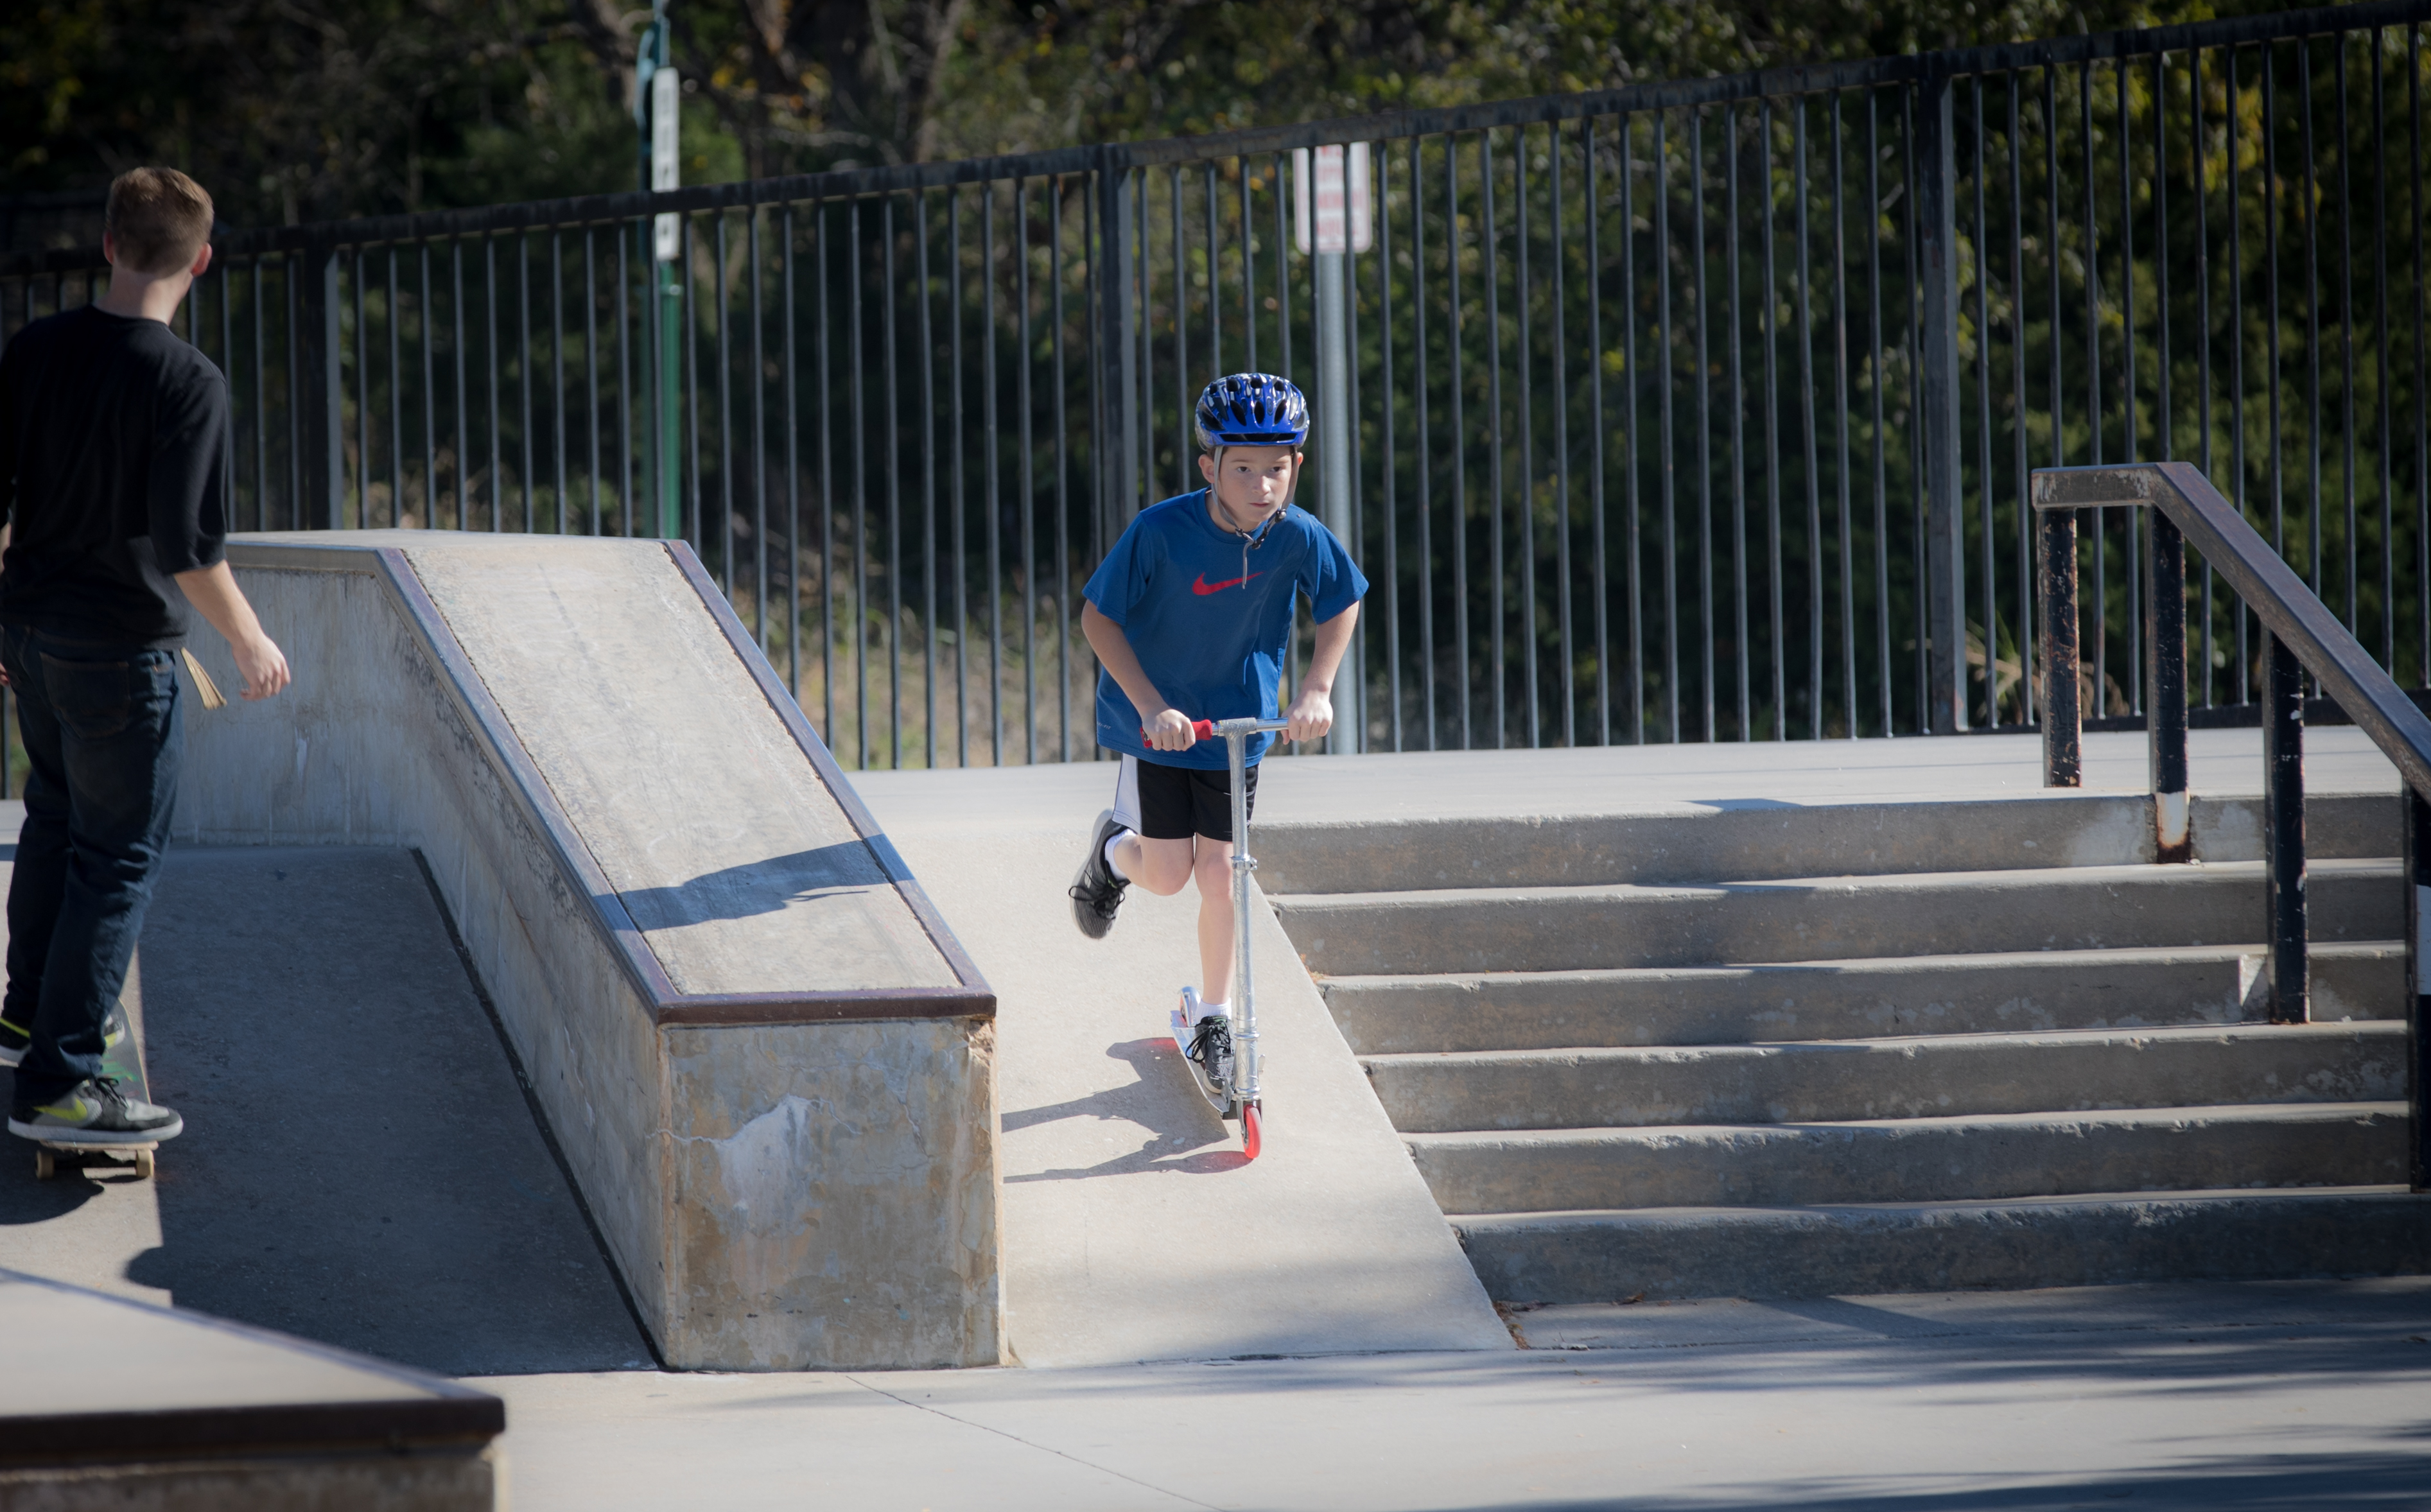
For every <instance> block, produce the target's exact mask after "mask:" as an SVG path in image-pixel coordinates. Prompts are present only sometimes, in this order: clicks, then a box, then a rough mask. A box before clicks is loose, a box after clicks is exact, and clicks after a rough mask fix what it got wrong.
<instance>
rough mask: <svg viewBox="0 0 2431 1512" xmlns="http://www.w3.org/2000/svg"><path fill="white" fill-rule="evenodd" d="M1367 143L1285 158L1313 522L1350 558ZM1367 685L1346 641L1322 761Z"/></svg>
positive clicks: (1357, 714) (1368, 216) (1339, 747)
mask: <svg viewBox="0 0 2431 1512" xmlns="http://www.w3.org/2000/svg"><path fill="white" fill-rule="evenodd" d="M1367 182H1368V181H1367V143H1364V142H1354V143H1350V145H1348V146H1333V147H1318V148H1316V150H1315V151H1314V152H1313V153H1312V152H1311V151H1310V150H1308V149H1306V148H1302V149H1300V150H1299V151H1296V152H1294V153H1293V154H1292V184H1293V190H1294V195H1295V199H1296V202H1297V204H1296V208H1297V209H1298V210H1299V215H1298V216H1297V217H1296V219H1297V221H1298V234H1297V235H1296V237H1295V238H1294V240H1295V241H1297V242H1298V243H1299V249H1300V251H1301V252H1303V253H1306V254H1308V255H1310V256H1311V257H1313V258H1314V259H1315V260H1316V468H1317V502H1318V506H1319V516H1318V517H1319V518H1321V519H1323V520H1324V521H1325V526H1326V529H1330V530H1332V531H1333V533H1334V534H1335V535H1336V536H1337V537H1339V538H1340V539H1341V541H1342V544H1343V545H1344V546H1349V547H1350V550H1351V554H1352V556H1353V557H1354V558H1356V556H1357V555H1358V547H1359V541H1358V534H1357V529H1356V526H1355V524H1354V521H1353V515H1352V511H1351V494H1350V491H1351V486H1352V484H1351V476H1350V426H1351V420H1352V416H1351V413H1350V338H1349V335H1348V331H1349V328H1350V318H1349V312H1350V303H1349V300H1350V268H1349V265H1348V264H1349V260H1350V257H1351V256H1352V255H1353V254H1355V253H1360V252H1365V251H1366V250H1367V248H1368V247H1369V246H1370V245H1371V244H1373V242H1374V238H1375V214H1374V207H1373V205H1372V204H1371V203H1370V199H1369V194H1368V188H1367ZM1366 688H1367V680H1366V670H1365V658H1364V657H1363V656H1362V655H1361V642H1360V640H1359V639H1357V638H1354V639H1353V640H1352V641H1351V643H1350V652H1349V653H1348V654H1347V655H1346V656H1345V657H1344V658H1343V666H1342V669H1341V671H1340V673H1339V674H1337V676H1336V679H1335V681H1334V688H1333V709H1334V718H1333V732H1332V733H1330V734H1328V735H1327V736H1326V737H1325V750H1326V754H1327V755H1329V756H1343V755H1350V754H1353V753H1355V752H1356V751H1357V750H1358V749H1359V748H1360V747H1361V745H1362V744H1363V742H1364V737H1365V736H1366V731H1367V707H1366V706H1367V699H1366Z"/></svg>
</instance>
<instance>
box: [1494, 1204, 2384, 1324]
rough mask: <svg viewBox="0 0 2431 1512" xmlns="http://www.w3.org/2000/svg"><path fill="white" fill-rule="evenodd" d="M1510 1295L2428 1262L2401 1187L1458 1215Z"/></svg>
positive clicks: (2268, 1276) (2150, 1277)
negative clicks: (1828, 1205)
mask: <svg viewBox="0 0 2431 1512" xmlns="http://www.w3.org/2000/svg"><path fill="white" fill-rule="evenodd" d="M1452 1223H1453V1225H1454V1226H1455V1227H1456V1228H1457V1229H1458V1230H1459V1231H1460V1235H1461V1243H1462V1244H1463V1245H1464V1246H1465V1247H1466V1248H1467V1251H1468V1257H1469V1260H1470V1263H1472V1264H1473V1265H1475V1266H1476V1267H1477V1273H1478V1276H1479V1278H1480V1279H1481V1280H1483V1281H1484V1283H1485V1288H1486V1291H1487V1292H1488V1293H1489V1294H1490V1295H1492V1296H1493V1297H1494V1298H1495V1299H1496V1300H1498V1301H1502V1302H1553V1303H1563V1302H1617V1301H1620V1300H1622V1299H1626V1298H1631V1297H1635V1296H1638V1295H1641V1294H1642V1295H1643V1296H1645V1297H1646V1298H1648V1299H1650V1300H1662V1299H1668V1298H1689V1297H1746V1298H1751V1299H1759V1300H1760V1299H1764V1298H1796V1297H1827V1296H1847V1295H1852V1294H1863V1293H1869V1292H1918V1291H1948V1290H1960V1289H1969V1288H1976V1287H1987V1288H2002V1289H2024V1288H2028V1287H2042V1286H2107V1285H2123V1284H2126V1283H2131V1282H2144V1281H2179V1280H2214V1281H2252V1280H2272V1279H2280V1280H2293V1279H2301V1278H2307V1277H2331V1276H2391V1275H2420V1274H2423V1273H2424V1272H2425V1271H2431V1196H2424V1195H2418V1194H2413V1193H2409V1192H2407V1191H2406V1189H2405V1188H2404V1187H2400V1186H2368V1187H2342V1188H2315V1189H2311V1190H2302V1191H2272V1192H2255V1191H2203V1192H2131V1193H2125V1194H2115V1195H2108V1196H2099V1197H2067V1198H2027V1199H2021V1200H2018V1201H1994V1202H1986V1201H1966V1202H1933V1203H1898V1204H1885V1205H1866V1206H1840V1207H1786V1208H1671V1209H1646V1210H1638V1211H1624V1212H1609V1211H1607V1212H1565V1213H1526V1214H1495V1215H1478V1216H1470V1217H1465V1218H1453V1219H1452Z"/></svg>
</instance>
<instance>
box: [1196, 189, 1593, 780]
mask: <svg viewBox="0 0 2431 1512" xmlns="http://www.w3.org/2000/svg"><path fill="white" fill-rule="evenodd" d="M1375 175H1376V191H1375V193H1376V296H1377V314H1378V317H1379V318H1378V320H1377V322H1376V327H1377V331H1376V335H1377V344H1378V350H1377V355H1376V387H1377V389H1378V390H1379V391H1380V397H1381V398H1382V399H1383V406H1382V409H1383V413H1382V415H1381V416H1380V418H1381V420H1382V422H1383V428H1382V433H1381V439H1382V440H1383V446H1382V447H1381V448H1380V462H1381V463H1382V465H1381V466H1380V468H1379V472H1380V473H1381V474H1382V481H1383V496H1384V518H1383V526H1384V532H1383V533H1384V552H1383V561H1384V699H1385V706H1386V708H1387V710H1388V715H1387V717H1388V721H1389V727H1388V729H1387V731H1386V735H1387V738H1389V739H1390V740H1391V741H1392V743H1393V749H1395V750H1396V751H1398V750H1400V749H1401V748H1402V747H1401V715H1402V709H1403V700H1402V697H1401V549H1400V487H1399V486H1398V484H1399V480H1400V472H1401V468H1400V455H1401V453H1400V445H1399V442H1400V436H1399V435H1398V434H1397V433H1396V429H1397V428H1396V427H1395V425H1394V421H1395V419H1396V416H1395V414H1394V409H1395V405H1394V402H1393V155H1392V153H1391V151H1390V150H1389V148H1388V146H1387V144H1386V143H1377V145H1376V147H1375ZM1561 242H1562V238H1561V233H1560V232H1558V231H1556V232H1555V233H1554V235H1553V244H1554V246H1555V247H1556V248H1559V247H1560V245H1561ZM1210 287H1211V288H1212V287H1213V285H1212V284H1211V285H1210ZM1210 308H1211V309H1212V308H1213V305H1212V302H1211V305H1210ZM1358 349H1359V346H1358V343H1357V342H1355V341H1354V342H1352V343H1351V352H1352V353H1353V356H1354V358H1355V356H1356V354H1357V352H1358ZM1418 580H1419V582H1421V583H1424V582H1425V581H1426V574H1425V571H1424V568H1423V567H1421V569H1420V572H1419V576H1418ZM1564 686H1565V688H1567V687H1568V680H1567V679H1566V680H1565V682H1564ZM1365 738H1366V737H1365V732H1363V734H1362V742H1363V745H1364V743H1365Z"/></svg>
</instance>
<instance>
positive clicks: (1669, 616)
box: [1650, 110, 1680, 746]
mask: <svg viewBox="0 0 2431 1512" xmlns="http://www.w3.org/2000/svg"><path fill="white" fill-rule="evenodd" d="M1650 188H1651V193H1652V195H1653V201H1654V351H1655V361H1654V374H1655V395H1656V400H1657V411H1656V412H1657V414H1658V415H1659V416H1660V417H1661V418H1660V419H1659V421H1658V422H1657V425H1656V428H1655V447H1656V455H1657V457H1658V458H1659V461H1658V462H1657V463H1656V468H1657V478H1658V479H1659V481H1660V482H1661V484H1662V493H1661V498H1662V501H1663V568H1662V571H1663V709H1664V714H1663V734H1664V738H1665V739H1667V740H1668V741H1670V742H1671V743H1672V744H1673V745H1675V746H1676V745H1678V744H1679V742H1680V531H1679V518H1678V514H1677V512H1676V509H1675V495H1674V492H1673V490H1674V486H1675V483H1676V474H1675V471H1674V468H1673V466H1672V437H1673V423H1672V418H1671V391H1672V389H1673V388H1674V387H1676V386H1677V385H1676V383H1675V379H1676V378H1677V375H1678V363H1677V361H1676V359H1677V349H1676V348H1675V347H1674V346H1673V344H1672V339H1671V153H1670V143H1669V142H1668V134H1667V132H1666V129H1665V121H1664V112H1662V111H1661V110H1657V111H1655V112H1654V164H1653V182H1652V183H1651V186H1650Z"/></svg>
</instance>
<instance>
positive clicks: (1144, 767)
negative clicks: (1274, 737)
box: [1115, 756, 1258, 843]
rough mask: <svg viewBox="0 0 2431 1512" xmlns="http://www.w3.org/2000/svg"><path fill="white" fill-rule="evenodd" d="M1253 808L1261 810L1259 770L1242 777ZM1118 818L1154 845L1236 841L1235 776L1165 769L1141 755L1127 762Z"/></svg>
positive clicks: (1218, 771)
mask: <svg viewBox="0 0 2431 1512" xmlns="http://www.w3.org/2000/svg"><path fill="white" fill-rule="evenodd" d="M1242 785H1243V786H1244V787H1246V788H1248V789H1249V808H1250V810H1251V811H1252V812H1255V810H1256V809H1257V806H1258V769H1257V767H1255V766H1251V767H1250V768H1249V770H1248V771H1246V772H1244V773H1243V774H1242ZM1115 822H1117V823H1119V824H1121V825H1123V826H1124V827H1126V828H1128V829H1131V830H1133V831H1136V832H1138V833H1140V834H1142V835H1145V836H1147V837H1148V839H1150V840H1187V839H1189V838H1190V837H1191V836H1192V835H1194V834H1203V835H1205V836H1206V837H1207V838H1208V839H1210V840H1222V841H1225V842H1228V843H1229V842H1230V841H1231V840H1232V773H1231V772H1229V771H1226V770H1225V769H1224V768H1222V767H1220V766H1219V767H1217V768H1216V770H1214V771H1212V772H1210V771H1202V770H1200V769H1199V768H1198V767H1195V766H1166V765H1165V764H1161V763H1158V762H1145V761H1142V760H1140V759H1139V758H1138V757H1136V756H1125V757H1124V758H1123V772H1122V776H1121V778H1120V779H1118V780H1117V785H1116V787H1115Z"/></svg>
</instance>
